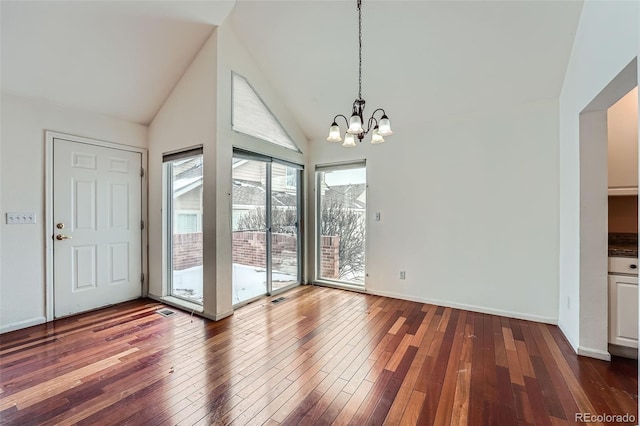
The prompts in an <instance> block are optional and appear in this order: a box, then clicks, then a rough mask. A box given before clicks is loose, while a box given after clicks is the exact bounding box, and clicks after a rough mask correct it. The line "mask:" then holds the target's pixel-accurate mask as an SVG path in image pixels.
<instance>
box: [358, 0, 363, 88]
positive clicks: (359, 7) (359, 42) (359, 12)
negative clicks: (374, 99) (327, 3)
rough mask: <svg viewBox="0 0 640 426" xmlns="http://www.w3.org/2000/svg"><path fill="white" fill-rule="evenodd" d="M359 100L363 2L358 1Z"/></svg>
mask: <svg viewBox="0 0 640 426" xmlns="http://www.w3.org/2000/svg"><path fill="white" fill-rule="evenodd" d="M358 99H362V0H358Z"/></svg>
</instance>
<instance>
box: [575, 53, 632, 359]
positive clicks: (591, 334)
mask: <svg viewBox="0 0 640 426" xmlns="http://www.w3.org/2000/svg"><path fill="white" fill-rule="evenodd" d="M637 85H638V74H637V59H634V60H633V61H632V62H631V63H629V64H628V65H627V66H626V67H625V68H624V69H623V70H622V71H621V72H620V73H619V74H618V75H617V76H616V77H615V78H614V79H613V80H612V81H611V82H610V83H609V84H608V85H607V86H606V87H605V88H604V89H603V90H602V91H601V92H600V93H599V94H598V95H597V96H596V97H595V98H594V99H593V100H592V101H591V102H590V103H589V105H587V107H586V108H585V109H584V110H583V111H582V112H581V113H580V116H579V122H580V225H579V226H580V238H579V241H580V247H579V254H580V275H579V276H580V282H579V286H580V292H579V295H580V299H579V315H580V321H579V324H580V330H579V344H578V354H580V355H586V356H590V357H594V358H599V359H604V360H610V359H611V354H610V352H609V346H608V343H609V321H608V319H609V306H608V302H609V294H608V293H609V291H608V290H609V289H608V285H607V282H608V270H609V268H608V267H609V265H608V264H609V261H608V228H607V223H608V207H609V203H608V193H609V190H608V184H609V182H608V176H607V174H608V167H607V160H608V152H607V151H608V143H607V141H608V130H609V129H608V126H607V111H608V110H609V109H610V108H611V107H612V106H613V105H614V104H615V103H616V102H618V101H619V100H620V99H622V98H623V97H624V95H626V94H627V93H629V92H630V91H631V90H633V89H634V88H635V87H636V86H637ZM636 120H637V116H636ZM636 138H637V137H636ZM636 143H637V142H636ZM636 149H637V147H636ZM636 155H637V154H636ZM635 173H636V176H635V178H636V180H635V182H636V184H635V185H636V187H637V171H636V172H635ZM636 300H637V298H636ZM568 303H569V301H567V304H568ZM637 321H638V319H637V314H636V318H635V322H636V323H637Z"/></svg>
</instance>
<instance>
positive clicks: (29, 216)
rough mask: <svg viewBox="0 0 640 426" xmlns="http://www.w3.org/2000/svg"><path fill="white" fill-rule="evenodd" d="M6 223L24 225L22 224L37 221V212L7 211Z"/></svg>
mask: <svg viewBox="0 0 640 426" xmlns="http://www.w3.org/2000/svg"><path fill="white" fill-rule="evenodd" d="M6 223H7V224H8V225H22V224H31V223H36V214H35V213H33V212H26V213H13V212H12V213H7V219H6Z"/></svg>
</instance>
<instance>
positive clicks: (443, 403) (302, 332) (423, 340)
mask: <svg viewBox="0 0 640 426" xmlns="http://www.w3.org/2000/svg"><path fill="white" fill-rule="evenodd" d="M284 296H285V297H286V299H285V300H284V301H282V302H280V303H277V304H273V303H271V301H270V300H271V298H265V299H263V300H260V301H258V302H255V303H253V304H251V305H248V306H246V307H244V308H242V309H239V310H237V311H236V313H235V315H233V316H232V317H229V318H227V319H225V320H223V321H219V322H212V321H208V320H204V319H202V318H199V317H197V316H191V315H190V314H188V313H185V312H181V311H179V310H176V309H173V308H170V309H172V310H173V311H175V312H176V313H175V314H174V315H171V316H169V317H162V316H160V315H159V314H157V313H156V312H155V311H156V310H158V309H160V308H163V307H165V306H164V305H162V304H159V303H157V302H154V301H151V300H147V299H142V300H138V301H135V302H129V303H124V304H121V305H118V306H114V307H110V308H107V309H103V310H99V311H95V312H92V313H88V314H83V315H79V316H75V317H71V318H66V319H62V320H58V321H55V322H53V323H50V324H46V325H42V326H36V327H31V328H29V329H26V330H21V331H17V332H13V333H7V334H4V335H2V336H1V337H0V423H2V424H19V425H30V424H33V425H36V424H37V425H54V424H82V425H116V424H132V425H137V424H149V425H164V424H167V425H168V424H172V425H173V424H180V425H208V424H234V425H236V424H238V425H240V424H248V425H261V424H266V425H276V424H283V425H326V424H338V425H347V424H354V425H364V424H367V425H368V424H373V425H377V424H388V425H431V424H436V425H449V424H455V425H466V424H469V425H483V424H491V425H518V424H527V425H529V424H531V425H533V424H535V425H567V424H577V423H580V422H579V421H576V413H591V414H592V415H595V414H609V415H623V414H625V413H629V414H630V415H633V416H635V419H636V420H634V422H633V424H636V423H637V416H638V394H637V386H638V383H637V377H638V370H637V364H636V362H635V360H627V359H622V358H615V359H614V360H613V361H612V362H610V363H608V362H604V361H598V360H593V359H590V358H584V357H578V356H576V355H575V354H574V353H573V352H572V350H571V348H570V347H569V346H568V344H567V343H566V341H565V340H564V339H563V337H562V335H561V333H560V331H559V330H558V328H557V327H555V326H550V325H545V324H539V323H534V322H528V321H521V320H515V319H510V318H505V317H498V316H493V315H486V314H479V313H474V312H467V311H462V310H456V309H450V308H443V307H438V306H432V305H426V304H421V303H414V302H408V301H403V300H397V299H389V298H384V297H377V296H370V295H365V294H360V293H354V292H347V291H342V290H335V289H329V288H319V287H310V286H303V287H299V288H296V289H294V290H292V291H290V292H288V293H286V294H285V295H284ZM622 424H624V423H622Z"/></svg>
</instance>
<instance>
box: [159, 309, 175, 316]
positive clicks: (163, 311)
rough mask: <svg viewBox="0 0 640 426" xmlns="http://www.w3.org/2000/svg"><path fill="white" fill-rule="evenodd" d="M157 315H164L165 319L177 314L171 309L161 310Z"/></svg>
mask: <svg viewBox="0 0 640 426" xmlns="http://www.w3.org/2000/svg"><path fill="white" fill-rule="evenodd" d="M156 313H157V314H160V315H162V316H163V317H168V316H169V315H173V314H175V312H174V311H172V310H170V309H160V310H158V311H156Z"/></svg>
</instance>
